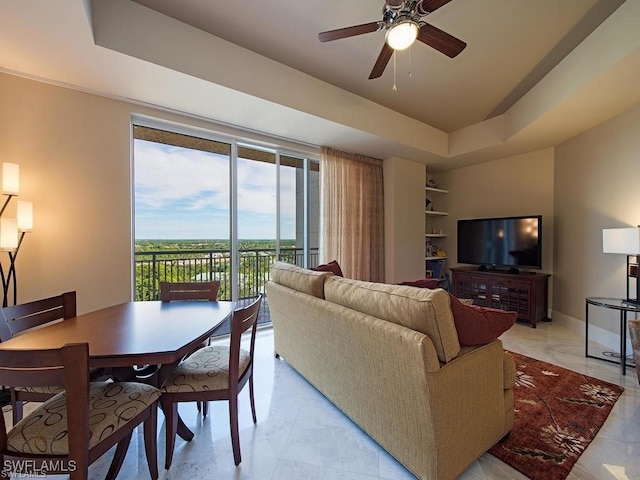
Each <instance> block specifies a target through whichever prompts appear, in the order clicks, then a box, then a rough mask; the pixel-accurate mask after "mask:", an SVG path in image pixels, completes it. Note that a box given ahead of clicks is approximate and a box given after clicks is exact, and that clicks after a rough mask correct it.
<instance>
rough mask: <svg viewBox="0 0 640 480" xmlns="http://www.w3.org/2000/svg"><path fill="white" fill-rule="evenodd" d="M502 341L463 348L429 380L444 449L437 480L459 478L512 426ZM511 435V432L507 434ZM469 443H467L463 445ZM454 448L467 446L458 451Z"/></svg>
mask: <svg viewBox="0 0 640 480" xmlns="http://www.w3.org/2000/svg"><path fill="white" fill-rule="evenodd" d="M504 364H505V356H504V353H503V348H502V342H500V341H499V340H496V341H494V342H491V343H490V344H487V345H483V346H480V347H475V348H471V349H466V348H465V349H463V353H462V354H461V355H460V356H458V357H457V358H456V359H455V360H453V361H451V362H449V363H447V364H446V365H443V366H442V368H441V369H440V370H439V371H438V372H435V373H433V374H429V375H428V377H429V379H428V389H429V391H428V397H429V399H430V401H429V408H430V410H431V412H432V418H433V423H434V432H435V441H434V445H433V447H434V448H436V449H437V450H438V453H437V458H438V471H437V475H436V476H435V477H434V478H455V477H457V476H458V475H459V474H460V473H461V472H462V471H463V470H464V469H465V468H466V467H467V466H468V465H469V464H470V463H472V462H473V461H474V460H476V459H477V458H478V457H479V456H480V455H482V454H483V453H484V452H486V451H487V450H488V449H489V448H491V446H493V445H494V444H495V443H497V442H498V441H499V440H500V439H501V438H502V437H503V436H504V435H505V429H507V428H509V423H510V419H509V416H508V414H507V412H508V410H509V408H510V409H511V410H513V406H512V404H511V405H510V406H506V405H505V393H506V391H505V385H506V384H505V368H504ZM507 431H508V430H507ZM462 439H464V441H462ZM453 445H464V448H462V449H457V448H456V449H454V448H452V446H453Z"/></svg>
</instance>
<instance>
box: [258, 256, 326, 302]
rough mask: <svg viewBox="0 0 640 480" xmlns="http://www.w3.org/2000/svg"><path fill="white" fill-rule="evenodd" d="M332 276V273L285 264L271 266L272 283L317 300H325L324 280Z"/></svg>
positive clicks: (279, 263) (277, 263) (278, 263)
mask: <svg viewBox="0 0 640 480" xmlns="http://www.w3.org/2000/svg"><path fill="white" fill-rule="evenodd" d="M331 275H333V274H332V273H330V272H315V271H313V270H307V269H306V268H300V267H297V266H296V265H291V264H290V263H285V262H276V263H274V264H273V265H272V266H271V281H272V282H275V283H279V284H280V285H284V286H285V287H289V288H292V289H293V290H296V291H298V292H302V293H306V294H309V295H313V296H314V297H317V298H324V280H325V278H327V277H329V276H331Z"/></svg>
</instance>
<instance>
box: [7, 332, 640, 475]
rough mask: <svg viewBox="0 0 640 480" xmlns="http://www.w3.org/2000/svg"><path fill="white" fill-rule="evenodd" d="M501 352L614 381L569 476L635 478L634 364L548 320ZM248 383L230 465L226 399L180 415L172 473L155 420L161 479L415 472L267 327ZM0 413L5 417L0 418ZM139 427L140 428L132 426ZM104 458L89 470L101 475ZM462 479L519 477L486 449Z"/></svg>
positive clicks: (638, 460)
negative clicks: (302, 372)
mask: <svg viewBox="0 0 640 480" xmlns="http://www.w3.org/2000/svg"><path fill="white" fill-rule="evenodd" d="M502 339H503V342H504V345H505V348H507V349H509V350H513V351H515V352H519V353H523V354H525V355H529V356H531V357H535V358H538V359H541V360H544V361H548V362H550V363H554V364H557V365H560V366H563V367H565V368H569V369H572V370H575V371H579V372H583V373H585V374H587V375H591V376H593V377H596V378H600V379H603V380H607V381H610V382H613V383H617V384H619V385H622V386H623V387H624V388H625V392H624V393H623V395H622V397H621V398H620V399H619V400H618V402H617V403H616V405H615V407H614V409H613V411H612V413H611V415H610V416H609V418H608V419H607V421H606V423H605V424H604V426H603V428H602V429H601V430H600V432H599V433H598V436H597V437H596V439H595V440H594V441H593V443H592V444H591V445H590V446H589V447H588V448H587V450H586V452H585V453H584V454H583V455H582V457H581V458H580V460H579V462H578V463H577V464H576V466H575V467H574V469H573V471H572V472H571V475H570V477H569V479H570V480H578V479H584V480H591V479H594V480H595V479H598V480H614V479H617V480H633V479H640V387H639V386H638V381H637V378H636V376H635V373H634V372H633V370H631V371H628V373H627V375H626V376H624V377H623V376H622V375H621V374H620V371H619V367H618V366H617V365H614V364H610V363H606V362H602V361H599V360H596V359H590V358H589V359H587V358H584V346H583V337H581V336H578V335H575V334H574V333H573V332H572V331H570V330H568V329H566V328H563V327H561V326H560V325H557V324H554V323H553V322H551V323H541V324H538V328H537V329H532V328H530V327H528V326H527V325H525V324H524V323H522V324H521V323H518V324H516V325H515V326H514V327H513V328H512V329H511V330H509V331H508V332H507V333H506V334H505V335H503V337H502ZM255 387H256V401H257V414H258V423H257V425H255V426H254V425H253V423H252V421H251V411H250V407H249V394H248V388H245V389H244V390H243V391H242V393H241V394H240V407H239V410H240V441H241V449H242V458H243V461H242V463H241V464H240V466H239V467H238V468H235V467H234V464H233V455H232V452H231V441H230V438H229V423H228V415H227V404H226V402H213V403H210V405H209V409H210V413H209V415H208V416H207V418H206V419H203V418H202V417H201V416H200V415H199V414H198V412H197V410H196V407H195V404H184V405H183V406H181V409H180V412H181V414H182V416H183V418H184V419H185V422H186V423H187V425H188V426H189V427H190V428H192V429H193V430H194V432H195V438H194V439H193V441H191V442H189V443H187V442H184V441H182V440H180V439H179V438H178V439H177V444H176V451H175V454H174V458H173V465H172V466H171V469H170V470H168V471H166V470H164V468H162V467H163V465H164V448H163V445H164V441H163V440H162V438H163V435H164V425H163V417H162V415H161V414H160V415H159V416H158V418H159V421H160V425H159V429H160V432H159V435H160V441H159V452H158V460H159V466H160V478H161V479H180V480H183V479H184V480H186V479H190V480H191V479H222V480H227V479H229V480H231V479H233V480H244V479H247V480H248V479H252V480H373V479H389V480H404V479H407V480H409V479H413V478H415V477H414V476H413V475H412V474H411V473H409V472H408V471H407V470H405V469H404V468H403V467H402V466H401V465H400V464H399V463H397V462H396V461H395V460H394V459H393V458H392V457H391V456H389V455H388V454H387V453H386V452H385V451H384V450H382V448H380V447H379V446H378V445H377V444H376V443H375V442H374V441H373V440H371V439H370V438H369V437H367V436H366V435H365V434H364V433H363V432H362V431H360V429H359V428H358V427H357V426H355V425H354V424H353V423H352V422H351V421H350V420H348V419H347V418H346V417H345V416H344V415H342V413H340V411H338V410H337V409H336V408H335V407H333V406H332V404H331V403H329V402H328V401H327V400H326V399H325V398H324V397H323V396H322V395H321V394H319V393H318V392H317V391H316V390H315V389H314V388H313V387H311V386H310V385H309V384H308V383H307V382H306V381H305V380H304V379H303V378H302V377H300V376H299V375H298V374H297V373H296V372H295V371H294V370H293V369H292V368H291V367H289V365H288V364H287V362H286V361H284V360H282V359H281V360H276V359H274V357H273V334H272V331H271V329H264V330H261V331H260V333H259V335H258V340H257V359H256V371H255ZM5 415H6V414H5ZM140 430H141V429H140ZM109 461H110V454H107V455H105V457H103V458H102V459H100V460H98V461H97V462H96V463H94V465H92V466H91V468H90V470H89V474H90V478H92V479H94V478H95V479H101V478H104V475H105V473H106V470H107V468H108V463H109ZM118 478H120V479H127V480H129V479H141V480H147V479H148V478H149V473H148V470H147V466H146V461H145V457H144V448H143V444H142V441H141V431H140V432H138V434H137V438H134V440H133V441H132V442H131V446H130V448H129V452H128V454H127V458H126V460H125V464H124V466H123V470H122V471H121V472H120V475H119V477H118ZM460 478H461V479H463V480H488V479H514V480H517V479H525V478H526V477H524V476H523V475H521V474H520V473H518V472H517V471H515V470H513V469H512V468H510V467H508V466H507V465H505V464H504V463H502V462H501V461H499V460H497V459H496V458H494V457H493V456H492V455H489V454H485V455H483V456H482V457H480V459H478V461H476V462H475V463H474V464H472V465H471V466H470V467H469V468H468V469H467V470H466V471H465V472H464V473H463V474H462V475H461V477H460Z"/></svg>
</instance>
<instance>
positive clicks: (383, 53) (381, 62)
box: [369, 43, 393, 80]
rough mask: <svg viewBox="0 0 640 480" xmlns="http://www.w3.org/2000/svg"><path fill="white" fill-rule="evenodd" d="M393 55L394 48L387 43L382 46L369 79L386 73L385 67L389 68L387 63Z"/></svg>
mask: <svg viewBox="0 0 640 480" xmlns="http://www.w3.org/2000/svg"><path fill="white" fill-rule="evenodd" d="M391 55H393V48H391V47H390V46H389V45H387V44H386V43H385V44H384V45H383V46H382V50H380V55H378V59H377V60H376V64H375V65H374V66H373V70H371V74H370V75H369V80H373V79H374V78H378V77H380V76H381V75H382V74H383V73H384V69H385V68H387V63H389V60H390V59H391Z"/></svg>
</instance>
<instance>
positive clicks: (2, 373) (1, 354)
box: [0, 343, 89, 471]
mask: <svg viewBox="0 0 640 480" xmlns="http://www.w3.org/2000/svg"><path fill="white" fill-rule="evenodd" d="M0 385H5V386H7V387H15V386H31V387H35V386H50V385H64V387H65V390H66V392H67V393H66V402H67V428H68V431H69V436H68V442H69V443H68V444H69V459H70V460H71V461H73V462H75V464H76V465H88V458H89V447H88V445H89V344H88V343H76V344H67V345H65V346H64V347H62V348H56V349H48V350H2V349H0ZM6 447H7V427H6V424H5V421H4V416H1V415H0V452H5V451H6ZM69 467H70V471H72V470H73V469H74V466H73V464H70V465H69Z"/></svg>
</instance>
